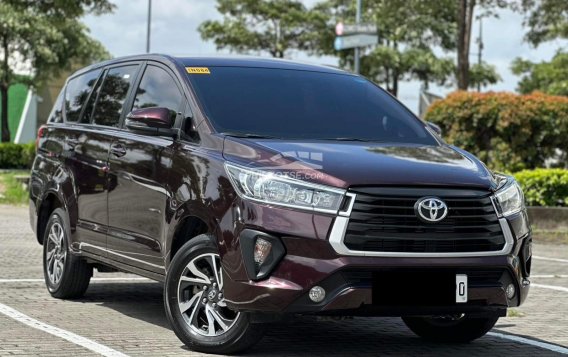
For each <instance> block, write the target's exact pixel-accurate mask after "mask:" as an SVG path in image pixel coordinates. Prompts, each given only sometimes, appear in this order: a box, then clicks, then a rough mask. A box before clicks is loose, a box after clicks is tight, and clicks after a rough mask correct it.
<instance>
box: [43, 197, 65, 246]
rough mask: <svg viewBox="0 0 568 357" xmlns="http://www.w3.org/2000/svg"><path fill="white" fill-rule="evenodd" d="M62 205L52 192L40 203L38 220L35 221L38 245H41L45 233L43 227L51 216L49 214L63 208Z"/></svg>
mask: <svg viewBox="0 0 568 357" xmlns="http://www.w3.org/2000/svg"><path fill="white" fill-rule="evenodd" d="M64 207H65V206H64V204H63V202H62V201H61V199H60V198H59V197H58V195H57V194H56V193H54V192H49V193H48V194H47V195H46V196H45V197H44V199H43V200H42V201H41V205H40V207H39V209H38V219H37V241H38V242H39V244H43V237H44V232H45V227H46V226H47V222H48V221H49V218H50V216H51V213H52V212H53V211H55V210H56V209H57V208H64Z"/></svg>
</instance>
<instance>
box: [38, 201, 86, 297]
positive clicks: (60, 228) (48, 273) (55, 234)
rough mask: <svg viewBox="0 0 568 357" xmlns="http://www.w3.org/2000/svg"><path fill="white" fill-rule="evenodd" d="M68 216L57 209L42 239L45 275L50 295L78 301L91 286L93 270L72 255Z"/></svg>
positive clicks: (50, 218)
mask: <svg viewBox="0 0 568 357" xmlns="http://www.w3.org/2000/svg"><path fill="white" fill-rule="evenodd" d="M70 231H71V230H70V226H69V216H68V215H67V212H65V211H64V210H63V209H61V208H57V209H55V210H54V211H53V212H52V213H51V216H50V217H49V221H48V222H47V226H46V228H45V233H44V236H43V276H44V279H45V285H46V287H47V290H48V291H49V293H50V294H51V296H53V297H55V298H58V299H73V298H79V297H81V296H83V295H84V294H85V291H86V290H87V288H88V287H89V282H90V280H91V276H92V275H93V268H92V267H91V266H89V265H88V264H87V263H86V262H85V261H84V260H82V259H80V258H79V257H77V256H74V255H73V254H71V248H70V241H71V240H70V235H69V232H70Z"/></svg>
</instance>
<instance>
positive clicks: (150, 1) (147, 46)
mask: <svg viewBox="0 0 568 357" xmlns="http://www.w3.org/2000/svg"><path fill="white" fill-rule="evenodd" d="M151 23H152V0H148V28H147V29H146V53H150V24H151Z"/></svg>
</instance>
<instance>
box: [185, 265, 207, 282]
mask: <svg viewBox="0 0 568 357" xmlns="http://www.w3.org/2000/svg"><path fill="white" fill-rule="evenodd" d="M187 268H188V269H189V271H190V272H191V273H192V274H193V275H195V276H196V277H198V278H201V279H203V280H204V281H206V284H211V280H209V277H208V276H207V275H205V274H204V273H203V272H201V271H200V270H199V269H198V268H197V267H196V266H195V260H192V261H191V262H190V263H189V264H188V265H187Z"/></svg>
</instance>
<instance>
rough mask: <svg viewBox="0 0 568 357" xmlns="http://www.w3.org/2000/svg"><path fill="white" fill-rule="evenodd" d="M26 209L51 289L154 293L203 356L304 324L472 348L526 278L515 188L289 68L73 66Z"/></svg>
mask: <svg viewBox="0 0 568 357" xmlns="http://www.w3.org/2000/svg"><path fill="white" fill-rule="evenodd" d="M30 217H31V224H32V227H33V229H34V230H35V232H36V233H37V239H38V242H39V243H40V244H42V245H43V249H44V254H43V265H44V272H45V282H46V285H47V288H48V290H49V293H50V294H51V295H53V296H54V297H56V298H63V299H66V298H78V297H80V296H81V295H83V294H84V293H85V291H86V290H87V287H88V285H89V280H90V278H91V276H92V273H93V270H94V269H97V270H98V271H99V272H112V271H124V272H129V273H134V274H138V275H141V276H144V277H148V278H150V279H154V280H157V281H161V282H163V283H164V305H165V310H166V313H167V317H168V319H169V322H170V324H171V327H172V329H173V330H174V332H175V333H176V335H177V336H178V337H179V338H180V339H181V341H183V342H184V343H185V344H186V345H187V346H189V347H190V348H191V349H194V350H197V351H204V352H212V353H234V352H238V351H242V350H244V349H246V348H248V347H250V346H251V345H253V344H254V343H255V342H257V341H258V340H259V339H260V337H261V336H262V333H263V331H265V329H266V328H269V327H268V326H270V325H269V324H268V323H270V322H274V321H280V320H282V319H287V318H289V317H292V316H297V315H325V316H377V317H379V316H400V317H401V318H402V319H403V321H404V322H405V323H406V325H407V326H408V327H409V328H410V329H411V330H412V331H414V332H415V333H416V334H417V335H419V336H421V337H423V338H425V339H429V340H435V341H440V342H467V341H471V340H473V339H476V338H478V337H481V336H483V335H484V334H485V333H486V332H487V331H489V330H490V329H491V328H492V327H493V326H494V325H495V323H496V322H497V319H498V318H499V317H500V316H505V314H506V311H507V308H509V307H514V306H519V305H520V304H521V303H522V302H523V301H524V300H525V298H526V296H527V293H528V290H529V284H530V282H529V280H528V277H529V274H530V269H531V230H530V226H529V223H528V220H527V213H526V209H525V205H524V198H523V193H522V191H521V189H520V188H519V185H518V184H517V183H516V182H515V180H514V179H513V178H512V177H510V176H506V175H502V174H498V173H494V172H492V171H490V170H489V169H488V168H487V167H486V166H485V165H484V164H483V163H482V162H480V161H479V160H478V159H477V158H476V157H474V156H473V155H471V154H470V153H468V152H465V151H463V150H461V149H459V148H457V147H454V146H452V145H449V144H447V143H445V142H444V141H443V139H442V138H441V135H440V130H439V128H438V127H436V126H435V125H433V124H429V123H426V122H423V121H422V120H420V119H419V118H417V117H416V116H415V115H413V114H412V113H411V112H410V111H409V110H407V109H406V108H405V107H404V106H403V105H402V104H400V103H399V102H398V101H397V100H396V99H395V98H393V97H392V96H390V95H389V94H388V93H387V92H385V91H384V90H383V89H381V88H380V87H378V86H377V85H375V84H374V83H372V82H370V81H368V80H367V79H365V78H363V77H361V76H358V75H354V74H351V73H348V72H345V71H342V70H338V69H334V68H330V67H324V66H316V65H306V64H300V63H296V62H290V61H283V60H273V59H256V58H246V57H245V58H205V57H201V58H200V57H191V58H186V57H183V58H174V57H170V56H163V55H145V56H135V57H127V58H119V59H114V60H111V61H108V62H103V63H99V64H96V65H93V66H91V67H88V68H85V69H82V70H80V71H78V72H76V73H75V74H73V75H72V76H71V77H70V78H69V79H68V80H67V82H66V84H65V87H64V89H63V90H62V91H61V94H60V95H59V98H58V99H57V102H56V104H55V106H54V108H53V111H52V112H51V114H50V117H49V120H48V123H47V124H46V125H44V126H42V127H41V128H40V129H39V132H38V138H37V157H36V159H35V161H34V164H33V169H32V177H31V192H30ZM380 323H381V320H380V319H377V324H380Z"/></svg>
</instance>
